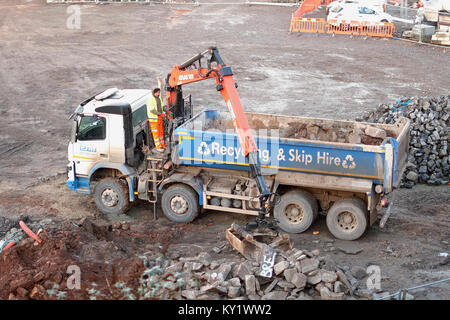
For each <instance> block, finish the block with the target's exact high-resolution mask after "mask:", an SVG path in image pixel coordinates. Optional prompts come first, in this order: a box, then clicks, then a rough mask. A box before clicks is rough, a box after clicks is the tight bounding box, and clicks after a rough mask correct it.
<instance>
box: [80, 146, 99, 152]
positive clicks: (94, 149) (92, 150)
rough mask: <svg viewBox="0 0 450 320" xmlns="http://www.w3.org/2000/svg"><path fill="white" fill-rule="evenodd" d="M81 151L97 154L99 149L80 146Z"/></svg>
mask: <svg viewBox="0 0 450 320" xmlns="http://www.w3.org/2000/svg"><path fill="white" fill-rule="evenodd" d="M80 151H83V152H97V148H96V147H91V146H80Z"/></svg>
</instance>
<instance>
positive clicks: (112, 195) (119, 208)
mask: <svg viewBox="0 0 450 320" xmlns="http://www.w3.org/2000/svg"><path fill="white" fill-rule="evenodd" d="M94 202H95V204H96V205H97V208H98V209H99V210H100V211H101V212H102V213H104V214H113V215H118V214H123V213H125V212H126V211H127V210H128V208H129V207H130V200H129V196H128V186H127V184H126V183H125V182H123V181H121V180H119V179H114V178H106V179H102V180H101V181H100V182H99V183H97V185H96V186H95V188H94Z"/></svg>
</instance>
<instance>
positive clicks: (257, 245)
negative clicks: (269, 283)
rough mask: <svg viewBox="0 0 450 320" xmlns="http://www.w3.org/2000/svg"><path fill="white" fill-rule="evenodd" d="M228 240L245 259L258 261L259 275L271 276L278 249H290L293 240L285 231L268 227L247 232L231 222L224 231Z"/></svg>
mask: <svg viewBox="0 0 450 320" xmlns="http://www.w3.org/2000/svg"><path fill="white" fill-rule="evenodd" d="M225 236H226V238H227V240H228V242H229V243H230V244H231V245H232V246H233V248H235V249H236V250H237V251H238V252H239V253H241V254H242V255H243V256H244V257H245V258H246V259H248V260H253V261H256V262H258V263H259V265H260V270H259V276H261V277H267V278H270V277H272V272H273V266H274V264H275V258H276V255H277V253H278V252H279V251H286V250H289V249H292V247H293V246H294V242H293V241H291V240H290V238H289V235H288V234H287V233H281V232H276V231H273V230H270V229H264V231H258V230H257V231H254V232H252V233H249V232H247V231H246V230H245V229H244V228H242V227H241V226H239V225H237V224H235V223H233V224H232V225H231V227H230V228H228V229H227V230H226V232H225Z"/></svg>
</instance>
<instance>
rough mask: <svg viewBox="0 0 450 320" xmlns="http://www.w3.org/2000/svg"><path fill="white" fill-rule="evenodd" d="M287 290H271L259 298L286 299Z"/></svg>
mask: <svg viewBox="0 0 450 320" xmlns="http://www.w3.org/2000/svg"><path fill="white" fill-rule="evenodd" d="M288 295H289V292H286V291H272V292H269V293H267V294H265V295H263V296H262V298H261V300H286V298H287V296H288Z"/></svg>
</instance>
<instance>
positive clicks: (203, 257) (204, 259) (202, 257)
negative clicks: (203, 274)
mask: <svg viewBox="0 0 450 320" xmlns="http://www.w3.org/2000/svg"><path fill="white" fill-rule="evenodd" d="M196 260H197V261H198V262H201V263H203V265H204V266H206V267H207V266H209V265H210V264H211V262H212V258H211V255H210V254H209V253H208V252H205V251H204V252H200V253H199V255H198V256H197V258H196Z"/></svg>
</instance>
